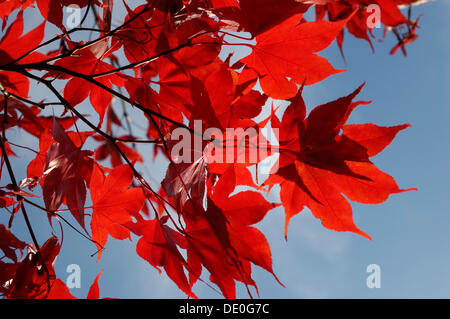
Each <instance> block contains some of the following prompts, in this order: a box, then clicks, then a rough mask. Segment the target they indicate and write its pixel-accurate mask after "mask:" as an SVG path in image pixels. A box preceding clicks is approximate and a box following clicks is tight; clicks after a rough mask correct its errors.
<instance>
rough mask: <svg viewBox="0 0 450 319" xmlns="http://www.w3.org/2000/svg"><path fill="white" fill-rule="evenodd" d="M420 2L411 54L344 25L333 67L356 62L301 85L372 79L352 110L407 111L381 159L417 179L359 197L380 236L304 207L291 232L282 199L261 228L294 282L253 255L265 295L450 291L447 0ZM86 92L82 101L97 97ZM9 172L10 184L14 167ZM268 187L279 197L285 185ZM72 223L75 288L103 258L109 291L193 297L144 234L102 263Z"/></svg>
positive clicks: (401, 176)
mask: <svg viewBox="0 0 450 319" xmlns="http://www.w3.org/2000/svg"><path fill="white" fill-rule="evenodd" d="M420 13H423V14H424V16H423V18H422V19H421V24H420V25H421V29H420V30H419V39H418V40H417V41H416V42H415V43H413V44H411V45H409V46H408V47H407V51H408V56H407V57H406V58H405V57H403V56H402V55H401V54H399V53H400V52H398V54H397V55H395V56H390V55H389V50H390V49H391V47H392V46H393V45H394V38H393V37H392V35H389V36H388V38H387V40H386V41H385V42H384V43H381V44H380V43H375V54H372V52H371V50H370V47H369V45H368V44H367V43H366V42H365V41H362V40H357V39H354V38H352V37H350V36H349V35H348V34H346V38H345V41H344V52H345V56H346V61H347V64H346V65H345V64H344V62H343V60H342V58H341V56H340V53H339V51H338V49H337V46H336V44H335V43H334V44H332V45H331V47H330V48H328V49H327V50H326V51H325V52H324V53H323V54H322V55H323V56H326V57H327V58H328V59H329V60H330V61H331V62H332V64H333V65H334V66H335V67H336V68H345V69H347V71H346V72H344V73H341V74H338V75H336V76H332V77H330V78H328V79H326V80H325V81H323V82H321V83H319V84H317V85H314V86H312V87H307V88H305V90H304V92H305V95H304V96H305V100H306V104H307V106H308V107H309V109H311V108H312V107H314V106H316V105H319V104H321V103H324V102H327V101H330V100H333V99H336V98H338V97H341V96H344V95H346V94H348V93H350V92H352V91H353V90H354V89H355V88H356V87H358V86H359V85H360V84H361V83H362V82H364V81H365V82H366V83H367V84H366V86H365V88H364V89H363V91H362V93H361V94H360V95H359V98H360V99H363V100H373V103H372V104H371V105H369V106H362V107H360V108H358V109H357V110H355V111H354V112H353V114H352V116H351V117H350V122H352V123H367V122H373V123H375V124H378V125H397V124H402V123H410V124H411V125H412V127H411V128H409V129H407V130H405V131H402V132H401V133H400V134H399V135H398V136H397V138H396V139H395V140H394V142H393V143H392V144H391V145H390V146H389V147H388V148H387V149H386V150H385V151H384V152H383V153H381V154H380V155H378V156H376V157H375V158H374V162H375V163H376V164H377V166H378V167H379V168H381V169H382V170H384V171H386V172H387V173H389V174H391V175H392V176H393V177H394V178H395V179H396V181H397V183H398V184H399V186H400V187H402V188H410V187H417V188H418V189H419V190H418V191H416V192H408V193H402V194H398V195H394V196H392V197H391V198H389V200H388V201H387V202H385V203H383V204H380V205H360V204H357V203H352V206H353V210H354V219H355V222H356V224H357V225H358V227H359V228H361V229H362V230H364V231H365V232H367V233H368V234H369V235H371V236H372V238H373V240H372V241H369V240H367V239H365V238H363V237H360V236H357V235H354V234H351V233H339V232H333V231H330V230H327V229H325V228H324V227H323V226H321V224H320V221H319V220H317V219H315V218H314V217H313V216H312V215H311V213H310V212H309V211H307V210H305V211H303V212H302V213H300V214H299V215H297V216H295V217H294V218H293V219H292V221H291V225H290V229H289V236H288V241H287V242H286V241H285V240H284V236H283V229H284V228H283V227H284V212H283V209H282V208H277V209H274V210H273V211H271V212H270V213H269V214H268V216H267V217H266V219H264V220H263V221H262V222H261V223H260V224H259V225H258V228H259V229H261V230H262V231H263V232H264V233H265V234H266V237H267V238H268V241H269V243H270V245H271V248H272V255H273V264H274V271H275V272H276V274H277V276H278V277H279V278H280V280H281V281H282V282H283V283H284V284H285V286H286V288H283V287H281V286H280V285H279V284H278V283H277V282H276V281H275V280H273V277H272V276H271V275H270V274H268V273H266V272H265V271H263V270H260V269H258V268H257V267H254V279H255V280H256V282H257V283H258V286H259V292H260V296H261V297H262V298H419V297H420V298H449V297H450V231H449V230H450V196H449V194H450V190H449V189H448V185H449V180H450V168H449V163H450V142H449V140H450V139H449V138H450V128H449V120H450V105H449V104H450V103H449V101H450V41H449V36H448V35H449V34H450V1H448V0H441V1H434V2H431V3H427V4H424V5H422V6H418V7H414V8H413V14H414V15H418V14H420ZM30 18H31V17H30ZM32 19H33V21H34V17H33V18H32ZM28 21H30V20H28ZM33 25H36V24H35V23H34V22H33ZM47 32H51V30H47ZM31 94H32V95H33V94H36V95H37V96H46V93H45V90H44V87H43V86H36V87H33V88H32V93H31ZM84 104H85V103H84ZM84 104H83V105H81V106H80V109H81V110H83V108H86V110H87V108H88V107H89V106H88V105H84ZM116 104H117V102H116ZM136 121H137V122H139V121H138V120H137V119H136ZM136 127H138V123H136ZM137 130H138V128H137ZM9 134H10V135H9V136H10V138H11V139H17V140H15V142H16V143H19V144H26V145H33V144H32V142H33V140H31V139H30V138H29V137H27V136H19V135H17V134H16V135H14V133H9ZM141 151H142V152H143V153H144V156H145V157H148V158H149V159H148V163H149V164H148V165H147V170H151V171H152V174H153V175H154V176H155V179H156V180H159V179H161V177H163V175H164V167H165V164H164V163H161V162H159V161H156V162H155V163H153V161H152V159H151V149H150V148H146V147H142V148H141ZM18 154H19V155H20V158H19V159H17V160H16V159H15V162H14V163H13V165H14V166H15V168H16V169H17V171H18V178H19V179H21V178H24V177H25V174H26V171H25V167H26V165H27V163H28V162H29V161H30V160H31V158H32V156H33V154H30V153H29V152H27V151H18ZM155 167H156V169H155ZM2 178H3V179H2V184H5V183H6V181H7V180H8V178H7V177H6V176H3V177H2ZM270 199H271V200H273V201H278V200H279V198H278V194H277V191H276V189H275V190H274V191H272V192H271V194H270ZM28 210H29V214H30V217H31V220H32V223H33V225H35V228H36V233H37V235H38V239H39V241H40V242H43V241H45V240H46V239H47V238H48V237H49V236H50V233H51V229H50V227H49V226H48V223H47V220H46V217H45V216H44V215H43V213H42V212H40V211H36V210H33V209H31V208H28ZM0 222H2V223H5V222H7V218H6V214H0ZM54 229H55V233H56V234H59V226H58V225H56V224H55V228H54ZM65 229H66V230H65V233H64V246H63V249H62V252H61V254H60V256H59V257H58V259H57V261H56V271H57V275H58V276H59V277H60V278H62V279H63V280H65V278H67V275H68V274H67V273H66V267H67V265H69V264H78V265H80V267H81V271H82V277H81V278H82V286H81V288H80V289H72V290H71V293H72V294H74V295H75V296H77V297H85V296H86V294H87V291H88V289H89V286H90V284H91V282H92V281H93V280H94V278H95V276H96V275H97V273H98V272H99V271H100V270H101V269H104V272H103V274H102V276H101V279H100V293H101V296H102V297H118V298H185V296H184V294H183V293H181V292H180V291H179V289H178V288H177V287H176V285H175V284H173V283H172V282H171V281H170V280H169V279H168V278H167V276H166V275H165V274H164V273H163V274H161V275H160V274H159V273H158V272H157V271H156V270H155V269H154V268H153V267H151V266H150V265H149V264H148V263H147V262H145V261H144V260H142V259H140V258H139V257H138V256H137V255H136V252H135V245H136V240H135V239H133V241H131V242H130V241H117V240H114V239H110V240H109V242H108V244H107V247H106V250H105V251H104V252H103V256H102V258H101V260H100V262H98V263H97V262H96V258H95V257H94V258H91V257H90V254H91V253H93V252H94V251H95V247H94V245H93V244H92V243H90V242H88V241H87V240H85V239H83V238H81V237H80V236H79V235H78V234H76V233H74V232H73V231H72V230H71V229H69V228H67V227H66V228H65ZM13 230H14V231H15V232H16V233H18V234H19V236H20V238H21V239H23V240H27V241H29V235H28V234H27V232H26V230H25V226H24V223H23V220H22V217H21V216H17V218H16V219H15V221H14V226H13ZM369 264H378V265H380V267H381V288H379V289H369V288H367V286H366V278H367V276H368V274H367V273H366V267H367V266H368V265H369ZM194 291H195V292H196V293H197V295H198V296H200V297H202V298H217V297H220V296H219V295H218V294H217V293H216V292H214V291H212V290H211V289H210V288H209V287H207V286H206V285H204V284H202V283H198V284H197V285H196V287H195V289H194ZM238 297H242V298H246V297H247V294H246V292H245V289H244V287H242V286H238Z"/></svg>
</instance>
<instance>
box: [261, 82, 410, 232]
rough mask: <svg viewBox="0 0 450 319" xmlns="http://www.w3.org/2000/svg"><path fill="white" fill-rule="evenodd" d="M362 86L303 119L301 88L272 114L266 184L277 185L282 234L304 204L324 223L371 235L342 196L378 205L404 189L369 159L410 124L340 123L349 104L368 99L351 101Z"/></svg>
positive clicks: (336, 227) (340, 229)
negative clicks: (274, 152) (276, 154)
mask: <svg viewBox="0 0 450 319" xmlns="http://www.w3.org/2000/svg"><path fill="white" fill-rule="evenodd" d="M361 89H362V86H360V87H359V88H358V89H357V90H355V91H354V92H353V93H351V94H350V95H348V96H346V97H342V98H340V99H338V100H335V101H332V102H329V103H327V104H323V105H320V106H318V107H316V108H315V109H314V110H312V111H311V113H310V114H309V116H308V117H306V118H305V116H306V108H305V104H304V102H303V99H302V97H301V90H300V91H299V93H298V94H297V96H296V97H295V98H294V99H292V100H291V104H290V105H289V107H288V108H287V110H286V112H285V113H284V116H283V120H282V121H281V122H279V121H278V120H277V118H276V117H274V116H273V117H272V125H274V127H279V129H280V135H279V142H280V158H279V169H278V171H275V172H273V173H272V174H271V175H270V177H269V179H268V180H267V181H266V182H265V184H266V185H274V184H280V185H281V193H280V197H281V201H282V203H283V206H284V208H285V213H286V227H285V235H286V236H287V229H288V224H289V220H290V219H291V218H292V216H294V215H295V214H297V213H299V212H300V211H301V210H302V209H303V208H304V207H305V206H306V207H308V208H309V209H310V210H311V212H312V213H313V215H314V216H315V217H316V218H319V219H320V220H321V221H322V225H323V226H325V227H326V228H329V229H332V230H336V231H351V232H354V233H356V234H359V235H362V236H364V237H366V238H369V239H370V237H369V235H367V234H366V233H365V232H363V231H362V230H360V229H359V228H358V227H357V226H356V225H355V224H354V221H353V217H352V207H351V205H350V203H349V202H348V200H347V199H346V198H345V197H344V196H343V195H345V196H346V197H347V198H348V199H349V200H352V201H356V202H359V203H365V204H378V203H382V202H384V201H385V200H386V199H387V198H388V197H389V195H391V194H394V193H399V192H403V191H405V190H402V189H400V188H399V187H398V186H397V183H396V182H395V180H394V179H393V178H392V177H391V176H389V175H388V174H386V173H384V172H382V171H381V170H379V169H378V168H377V167H376V166H375V165H374V164H373V163H372V162H371V161H370V159H369V158H370V157H372V156H374V155H376V154H378V153H380V152H381V151H382V150H383V149H384V148H385V147H387V146H388V145H389V144H390V143H391V141H392V140H393V139H394V137H395V136H396V134H397V133H398V132H399V131H401V130H403V129H405V128H407V127H408V126H409V125H407V124H406V125H398V126H392V127H381V126H377V125H375V124H359V125H345V122H346V121H347V119H348V117H349V116H350V113H351V112H352V111H353V109H354V108H356V107H357V106H358V105H361V104H368V102H352V100H353V99H354V98H355V96H356V95H357V94H358V93H359V92H360V90H361Z"/></svg>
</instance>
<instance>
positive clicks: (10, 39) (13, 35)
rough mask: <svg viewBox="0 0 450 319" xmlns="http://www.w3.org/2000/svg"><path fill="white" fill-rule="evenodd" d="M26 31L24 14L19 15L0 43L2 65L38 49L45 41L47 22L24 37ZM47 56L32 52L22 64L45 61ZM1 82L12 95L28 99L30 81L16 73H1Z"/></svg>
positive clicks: (25, 57)
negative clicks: (24, 30)
mask: <svg viewBox="0 0 450 319" xmlns="http://www.w3.org/2000/svg"><path fill="white" fill-rule="evenodd" d="M23 29H24V22H23V12H22V11H20V12H19V13H18V14H17V18H16V19H15V20H14V22H13V23H12V24H11V25H10V26H9V28H8V30H6V33H5V34H4V36H3V37H2V39H1V41H0V61H1V62H0V63H1V64H8V63H11V62H13V61H15V60H16V59H18V58H20V57H22V56H23V55H24V54H25V53H27V52H28V51H31V50H32V49H34V48H35V47H37V46H38V45H39V44H40V43H41V41H42V40H43V39H44V29H45V22H43V23H42V24H40V25H39V26H37V27H36V28H34V29H33V30H31V31H29V32H28V33H26V34H24V35H22V33H23ZM45 58H46V56H45V55H43V54H42V53H39V52H36V51H34V52H30V54H27V55H26V56H24V57H23V58H22V59H21V60H20V63H32V62H37V61H39V60H43V59H45ZM0 82H1V83H2V84H3V86H4V87H5V88H6V89H7V90H8V91H10V92H11V93H15V94H18V95H20V96H23V97H28V90H29V81H28V79H27V78H26V77H25V76H24V75H22V74H20V73H16V72H9V71H0Z"/></svg>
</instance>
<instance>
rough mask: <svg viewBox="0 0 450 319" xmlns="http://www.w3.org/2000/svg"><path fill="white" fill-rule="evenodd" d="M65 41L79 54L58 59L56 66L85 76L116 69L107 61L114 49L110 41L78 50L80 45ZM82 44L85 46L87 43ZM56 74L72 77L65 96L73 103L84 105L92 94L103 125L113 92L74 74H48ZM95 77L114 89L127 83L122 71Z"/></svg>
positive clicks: (48, 74)
mask: <svg viewBox="0 0 450 319" xmlns="http://www.w3.org/2000/svg"><path fill="white" fill-rule="evenodd" d="M65 40H66V43H67V46H68V48H69V49H71V50H75V53H74V54H73V55H71V56H67V57H64V58H61V59H59V60H57V61H56V62H55V65H56V66H59V67H63V68H65V69H68V70H70V71H73V72H77V73H80V74H83V75H92V74H101V73H104V72H109V71H112V70H114V68H113V67H112V66H111V65H110V64H108V63H106V62H104V61H103V60H104V59H105V58H107V57H110V56H111V54H112V52H113V50H112V49H108V42H107V41H104V40H103V41H97V42H96V43H95V44H92V45H90V46H88V47H87V48H83V49H80V50H76V48H77V46H78V45H79V44H77V43H75V42H72V41H70V40H68V39H65ZM80 44H81V45H82V44H83V43H80ZM53 76H54V77H56V76H58V77H59V78H61V79H70V80H69V81H68V82H67V84H66V86H65V88H64V98H65V99H66V100H67V101H68V102H69V103H70V104H71V105H72V106H75V105H78V104H80V103H81V102H83V101H84V100H85V99H86V98H88V97H89V101H90V102H91V104H92V107H93V108H94V109H95V111H96V112H97V114H98V115H99V117H100V122H99V126H101V124H102V122H103V118H104V116H105V113H106V110H107V108H108V106H109V105H110V104H111V100H112V96H111V93H109V92H107V91H105V90H104V89H103V88H100V87H99V86H97V85H95V84H92V83H90V82H88V81H86V80H85V79H83V78H81V77H71V76H68V75H67V74H65V73H64V72H57V71H51V72H49V73H47V74H46V77H53ZM95 79H96V80H97V81H98V82H100V83H101V84H103V85H104V86H106V87H108V88H112V85H113V84H114V85H117V86H123V85H124V78H123V77H122V76H121V75H120V73H118V72H113V73H111V74H109V75H105V76H101V77H96V78H95Z"/></svg>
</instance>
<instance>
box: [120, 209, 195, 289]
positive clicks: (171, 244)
mask: <svg viewBox="0 0 450 319" xmlns="http://www.w3.org/2000/svg"><path fill="white" fill-rule="evenodd" d="M167 219H168V216H165V217H162V218H160V219H153V220H141V221H139V222H138V223H136V224H133V223H131V224H128V227H129V228H130V230H132V231H133V233H135V234H136V235H138V236H142V237H141V238H140V239H139V241H138V243H137V247H136V251H137V253H138V255H139V256H140V257H141V258H143V259H144V260H146V261H148V262H149V263H150V265H152V266H153V267H155V268H156V269H157V270H158V271H159V273H161V269H160V268H159V267H164V270H165V271H166V273H167V276H169V278H170V279H172V280H173V282H174V283H175V284H176V285H177V286H178V287H179V288H180V289H181V290H182V291H183V292H184V293H186V294H187V295H188V296H189V297H193V298H197V297H196V296H195V294H194V293H193V292H192V290H191V288H192V285H191V284H190V283H189V282H188V279H187V277H186V274H185V273H184V269H185V268H186V270H187V271H188V272H189V271H190V268H189V266H188V265H187V263H186V261H185V259H184V257H183V256H182V255H181V253H180V252H179V250H178V247H180V248H182V249H186V239H185V238H184V237H183V236H182V234H180V233H179V232H177V231H175V230H173V229H172V228H170V227H169V226H167V225H166V222H167ZM177 246H178V247H177Z"/></svg>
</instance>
